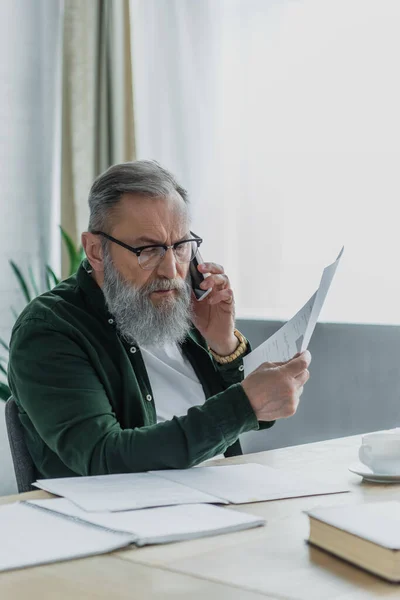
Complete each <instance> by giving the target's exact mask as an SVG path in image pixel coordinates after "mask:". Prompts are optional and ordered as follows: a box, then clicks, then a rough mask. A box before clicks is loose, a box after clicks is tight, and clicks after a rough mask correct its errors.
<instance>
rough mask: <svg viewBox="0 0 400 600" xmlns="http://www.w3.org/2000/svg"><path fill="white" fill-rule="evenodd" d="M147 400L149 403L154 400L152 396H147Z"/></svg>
mask: <svg viewBox="0 0 400 600" xmlns="http://www.w3.org/2000/svg"><path fill="white" fill-rule="evenodd" d="M146 400H148V401H149V402H151V401H152V400H153V398H152V397H151V396H150V394H147V396H146Z"/></svg>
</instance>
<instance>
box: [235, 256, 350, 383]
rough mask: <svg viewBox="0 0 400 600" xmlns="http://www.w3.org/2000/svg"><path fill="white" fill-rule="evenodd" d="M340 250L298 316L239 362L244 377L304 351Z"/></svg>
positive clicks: (338, 258)
mask: <svg viewBox="0 0 400 600" xmlns="http://www.w3.org/2000/svg"><path fill="white" fill-rule="evenodd" d="M343 250H344V248H342V249H341V251H340V253H339V255H338V257H337V259H336V260H335V262H334V263H332V264H331V265H329V266H328V267H326V268H325V269H324V271H323V273H322V277H321V282H320V284H319V288H318V290H317V291H316V292H315V294H313V295H312V296H311V298H310V299H309V300H308V302H306V304H305V305H304V306H303V307H302V308H301V309H300V310H299V312H298V313H296V314H295V316H294V317H293V318H292V319H290V321H288V322H287V323H285V325H284V326H283V327H281V328H280V329H279V330H278V331H277V332H276V333H274V335H272V336H271V337H270V338H268V339H267V340H266V341H265V342H264V343H263V344H261V345H260V346H258V348H256V349H255V350H253V352H250V354H248V355H247V356H246V357H245V358H244V359H243V364H244V374H245V376H246V377H247V375H248V374H249V373H251V372H252V371H254V370H255V369H256V368H257V367H258V366H259V365H261V364H262V363H264V362H277V361H287V360H289V359H290V358H292V357H293V356H294V355H295V354H296V353H298V352H303V350H306V349H307V348H308V344H309V342H310V339H311V336H312V334H313V331H314V329H315V325H316V323H317V320H318V317H319V314H320V312H321V309H322V306H323V304H324V302H325V298H326V296H327V294H328V291H329V288H330V285H331V283H332V279H333V277H334V275H335V273H336V269H337V267H338V264H339V262H340V259H341V257H342V254H343Z"/></svg>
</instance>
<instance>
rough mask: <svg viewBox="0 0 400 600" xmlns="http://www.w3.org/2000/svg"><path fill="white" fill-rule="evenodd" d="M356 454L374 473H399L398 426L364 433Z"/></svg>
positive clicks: (399, 430)
mask: <svg viewBox="0 0 400 600" xmlns="http://www.w3.org/2000/svg"><path fill="white" fill-rule="evenodd" d="M358 456H359V458H360V460H361V462H362V463H364V464H365V465H367V467H369V468H370V469H371V470H372V471H373V472H374V473H376V474H381V475H400V427H397V428H396V429H389V430H387V431H380V432H377V433H368V434H367V435H364V436H363V438H362V444H361V447H360V449H359V451H358Z"/></svg>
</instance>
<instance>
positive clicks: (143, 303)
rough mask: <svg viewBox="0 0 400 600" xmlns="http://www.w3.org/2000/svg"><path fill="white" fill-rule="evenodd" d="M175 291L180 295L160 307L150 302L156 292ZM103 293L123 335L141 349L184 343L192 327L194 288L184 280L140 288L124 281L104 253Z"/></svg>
mask: <svg viewBox="0 0 400 600" xmlns="http://www.w3.org/2000/svg"><path fill="white" fill-rule="evenodd" d="M169 289H176V290H177V296H174V297H173V298H171V297H168V298H165V299H164V300H163V301H162V302H160V303H159V304H158V305H157V306H156V305H154V304H153V303H152V301H151V299H150V294H151V292H154V291H156V290H169ZM103 294H104V298H105V301H106V305H107V308H108V310H109V311H110V313H111V314H112V315H113V317H114V319H115V322H116V326H117V329H118V331H119V333H120V335H121V336H122V337H123V338H124V339H125V340H126V341H127V342H129V343H132V342H136V344H138V345H139V346H150V345H164V344H166V343H180V342H182V341H183V340H184V339H185V337H186V335H187V333H188V331H189V330H190V328H191V326H192V318H191V287H190V285H189V283H188V282H187V281H183V280H182V279H157V280H153V281H151V282H150V283H149V284H146V285H144V286H143V287H141V288H137V287H135V286H134V285H133V284H132V283H128V282H127V281H125V280H124V279H123V278H122V277H121V275H120V273H119V272H118V271H117V269H116V268H115V267H114V264H113V262H112V259H111V256H110V254H109V252H108V251H107V250H105V252H104V283H103Z"/></svg>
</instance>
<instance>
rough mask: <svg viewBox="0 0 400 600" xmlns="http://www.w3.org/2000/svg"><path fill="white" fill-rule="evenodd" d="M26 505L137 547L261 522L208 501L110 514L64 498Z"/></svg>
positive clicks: (232, 529) (262, 520) (236, 529)
mask: <svg viewBox="0 0 400 600" xmlns="http://www.w3.org/2000/svg"><path fill="white" fill-rule="evenodd" d="M28 504H33V505H36V506H40V507H41V508H44V509H47V510H49V511H56V512H59V513H62V514H64V515H68V516H70V517H74V518H77V519H82V520H83V521H87V522H89V523H94V524H96V525H100V526H101V527H106V528H108V529H113V530H115V531H122V532H126V533H130V534H132V535H133V536H134V538H135V543H136V545H138V546H144V545H145V544H162V543H166V542H176V541H179V540H186V539H195V538H199V537H204V536H206V535H216V534H220V533H228V532H231V531H240V530H242V529H249V528H251V527H258V526H260V525H264V524H265V521H264V519H261V518H259V517H255V516H253V515H247V514H245V513H242V512H238V511H236V510H228V509H224V508H221V507H219V506H213V505H211V504H188V505H183V506H166V507H159V508H147V509H142V510H130V511H124V512H114V513H111V512H101V513H99V512H97V513H94V512H87V511H85V510H82V509H81V508H79V507H78V506H76V505H75V504H73V503H72V502H70V501H69V500H66V499H65V498H56V499H54V500H29V501H28Z"/></svg>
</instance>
